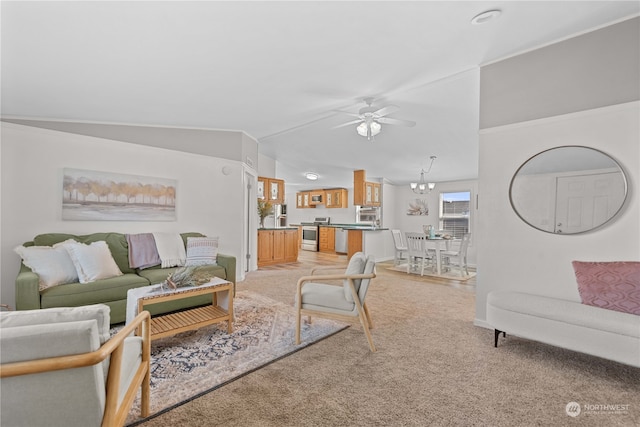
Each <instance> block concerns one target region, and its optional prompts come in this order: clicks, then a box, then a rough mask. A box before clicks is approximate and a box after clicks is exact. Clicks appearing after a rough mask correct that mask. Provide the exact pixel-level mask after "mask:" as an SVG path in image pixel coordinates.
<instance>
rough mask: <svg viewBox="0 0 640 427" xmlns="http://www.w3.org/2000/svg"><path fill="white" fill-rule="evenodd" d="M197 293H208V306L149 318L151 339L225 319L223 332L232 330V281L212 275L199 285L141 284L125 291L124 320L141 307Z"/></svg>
mask: <svg viewBox="0 0 640 427" xmlns="http://www.w3.org/2000/svg"><path fill="white" fill-rule="evenodd" d="M198 295H211V305H206V306H202V307H194V308H189V309H185V310H182V311H177V312H174V313H168V314H161V315H157V316H154V317H152V318H151V339H152V340H153V339H157V338H163V337H167V336H170V335H174V334H177V333H179V332H184V331H190V330H194V329H199V328H201V327H203V326H207V325H212V324H214V323H218V322H225V321H226V322H227V332H228V333H231V332H233V283H232V282H229V281H226V280H223V279H220V278H218V277H214V278H213V279H212V280H211V282H209V283H205V284H203V285H200V286H193V287H192V286H189V287H184V288H178V289H166V288H163V287H162V286H161V285H151V286H144V287H142V288H135V289H130V290H129V291H128V292H127V321H129V319H130V318H133V317H135V315H136V314H137V313H140V312H141V311H143V310H144V309H145V307H147V306H150V305H153V304H158V303H161V302H167V301H175V300H178V299H183V298H190V297H194V296H198Z"/></svg>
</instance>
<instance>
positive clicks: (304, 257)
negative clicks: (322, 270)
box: [259, 250, 347, 271]
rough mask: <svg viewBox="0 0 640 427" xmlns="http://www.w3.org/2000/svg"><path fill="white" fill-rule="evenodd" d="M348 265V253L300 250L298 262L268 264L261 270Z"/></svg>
mask: <svg viewBox="0 0 640 427" xmlns="http://www.w3.org/2000/svg"><path fill="white" fill-rule="evenodd" d="M341 264H344V265H347V255H336V254H331V253H326V252H313V251H303V250H300V251H299V252H298V262H291V263H287V264H276V265H266V266H263V267H260V268H259V270H265V271H269V270H271V271H273V270H297V269H299V268H304V267H311V266H333V265H341Z"/></svg>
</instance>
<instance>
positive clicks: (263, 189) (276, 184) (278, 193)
mask: <svg viewBox="0 0 640 427" xmlns="http://www.w3.org/2000/svg"><path fill="white" fill-rule="evenodd" d="M257 194H258V199H267V200H269V201H270V202H271V203H272V204H275V205H281V204H283V203H284V180H282V179H276V178H266V177H264V176H259V177H258V191H257Z"/></svg>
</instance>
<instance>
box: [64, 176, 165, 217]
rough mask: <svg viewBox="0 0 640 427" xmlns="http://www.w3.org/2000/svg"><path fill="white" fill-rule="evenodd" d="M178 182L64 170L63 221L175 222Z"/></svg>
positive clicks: (146, 177)
mask: <svg viewBox="0 0 640 427" xmlns="http://www.w3.org/2000/svg"><path fill="white" fill-rule="evenodd" d="M176 187H177V181H176V180H173V179H166V178H156V177H148V176H137V175H125V174H116V173H110V172H99V171H89V170H82V169H69V168H64V169H63V179H62V219H63V220H69V221H175V220H176Z"/></svg>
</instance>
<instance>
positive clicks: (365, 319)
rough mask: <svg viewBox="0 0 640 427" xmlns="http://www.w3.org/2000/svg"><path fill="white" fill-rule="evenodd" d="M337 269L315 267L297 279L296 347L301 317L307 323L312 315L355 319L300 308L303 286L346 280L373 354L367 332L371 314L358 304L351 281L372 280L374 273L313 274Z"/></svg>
mask: <svg viewBox="0 0 640 427" xmlns="http://www.w3.org/2000/svg"><path fill="white" fill-rule="evenodd" d="M338 269H340V267H316V268H313V269H311V275H309V276H303V277H301V278H300V279H298V283H297V288H296V295H297V297H296V312H297V313H296V345H298V344H300V329H301V323H302V315H306V316H308V318H307V321H308V322H309V323H311V316H312V315H313V316H320V317H327V318H330V319H337V320H348V321H351V320H353V317H355V316H353V315H351V314H346V313H345V314H338V313H329V312H325V311H318V310H309V309H305V308H302V287H303V286H304V284H305V283H306V282H310V281H314V282H317V281H319V280H325V281H327V280H328V281H331V280H344V279H347V280H348V281H349V287H350V289H351V296H352V297H353V301H354V303H355V306H356V308H357V312H358V316H357V317H358V318H359V319H360V324H361V325H362V329H363V330H364V333H365V335H366V337H367V341H368V342H369V348H370V349H371V351H372V352H375V351H376V347H375V345H374V344H373V337H372V336H371V332H370V331H369V329H373V320H372V319H371V313H370V312H369V309H368V308H367V304H366V303H364V302H363V303H361V302H360V297H359V296H358V292H357V291H356V288H355V285H354V283H353V281H354V280H356V279H373V278H375V277H376V273H375V272H373V273H370V274H344V273H342V274H318V275H316V274H315V272H316V271H319V270H325V271H326V270H338ZM323 284H326V285H335V286H338V285H337V284H332V283H323ZM339 286H342V284H340V285H339Z"/></svg>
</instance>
